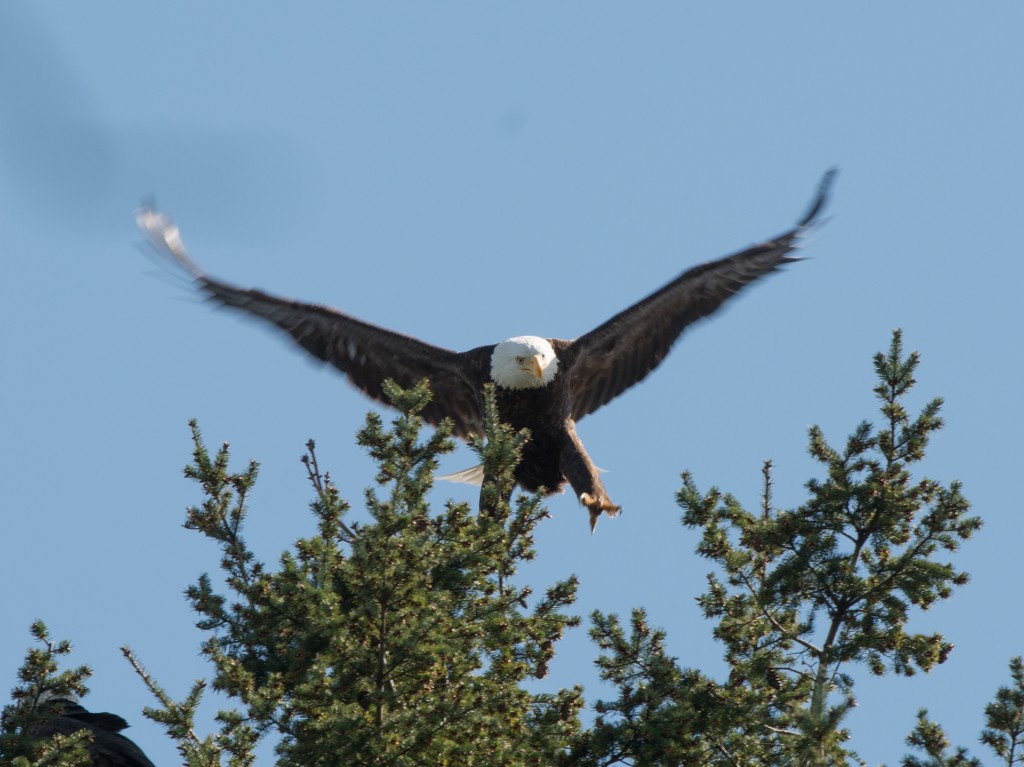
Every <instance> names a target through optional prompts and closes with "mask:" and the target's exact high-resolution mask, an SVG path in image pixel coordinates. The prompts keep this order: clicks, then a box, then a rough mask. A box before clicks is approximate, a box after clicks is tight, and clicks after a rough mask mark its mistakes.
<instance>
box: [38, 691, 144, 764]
mask: <svg viewBox="0 0 1024 767" xmlns="http://www.w3.org/2000/svg"><path fill="white" fill-rule="evenodd" d="M43 707H44V710H45V712H46V713H47V715H48V716H47V717H46V718H45V719H44V720H43V721H42V722H40V723H39V724H37V725H34V726H33V727H32V730H31V735H32V737H33V738H39V739H43V738H49V737H51V736H53V735H58V734H59V735H71V734H72V733H75V732H78V731H79V730H88V731H89V733H90V734H91V735H92V742H91V743H90V744H89V746H88V750H89V756H90V757H92V765H93V767H154V765H153V763H152V762H151V761H149V758H148V757H147V756H146V755H145V754H144V753H142V749H141V748H139V747H138V746H136V745H135V744H134V743H133V742H132V741H130V740H129V739H128V738H126V737H125V736H124V735H122V734H121V730H123V729H125V728H126V727H128V722H126V721H125V720H124V719H122V718H121V717H119V716H118V715H117V714H107V713H93V712H92V711H88V710H87V709H85V708H84V707H83V706H81V705H80V704H79V703H77V702H75V701H73V700H68V699H66V698H55V699H53V700H50V701H47V702H46V703H44V704H43Z"/></svg>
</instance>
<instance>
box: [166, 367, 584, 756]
mask: <svg viewBox="0 0 1024 767" xmlns="http://www.w3.org/2000/svg"><path fill="white" fill-rule="evenodd" d="M387 394H388V396H389V398H390V400H391V402H392V404H394V405H395V407H396V408H398V410H399V411H400V415H399V416H398V417H397V418H396V419H395V421H394V423H393V428H392V430H391V431H387V430H385V429H384V428H383V425H382V423H381V421H380V418H379V417H378V416H376V415H375V414H371V415H370V416H369V417H368V419H367V424H366V427H365V428H364V429H363V430H362V431H361V432H360V434H359V442H360V444H361V445H363V446H364V447H365V448H366V449H367V450H368V451H369V453H370V455H371V456H372V457H373V459H374V461H375V462H376V463H377V467H378V474H377V483H378V488H377V489H370V490H368V491H367V493H366V505H367V509H368V511H369V514H370V517H371V518H372V521H371V522H369V523H367V524H362V525H358V524H351V525H350V524H348V523H347V522H346V521H345V518H346V514H347V511H348V506H347V504H346V503H344V502H343V501H342V500H341V498H340V496H339V494H338V492H337V489H336V488H335V487H334V485H333V484H332V483H331V481H330V477H329V476H328V475H326V474H321V470H320V467H319V465H318V462H317V458H316V453H315V446H314V444H313V443H312V442H310V443H309V445H308V453H307V455H306V457H305V458H304V463H305V465H306V468H307V471H308V473H309V478H310V481H311V482H312V484H313V487H314V488H315V491H316V498H315V500H314V501H313V503H312V506H311V508H312V510H313V513H314V514H315V516H316V518H317V521H318V531H317V534H316V535H315V536H313V537H311V538H308V539H303V540H300V541H298V542H297V543H296V545H295V549H294V551H289V552H286V553H285V554H284V555H283V556H282V557H281V561H280V563H279V567H278V568H277V570H276V571H271V570H270V569H269V568H267V567H266V566H265V565H264V564H262V563H260V562H257V561H256V560H255V557H254V555H253V554H252V552H251V551H250V550H249V549H248V548H247V546H246V543H245V540H244V538H243V537H242V527H243V523H244V521H245V515H246V507H247V501H248V497H249V493H250V491H251V489H252V487H253V483H254V481H255V479H256V473H257V467H256V465H254V464H253V465H250V466H249V467H248V469H247V470H246V471H244V472H241V473H237V474H235V473H231V472H230V471H229V469H228V450H227V447H226V446H225V447H223V448H222V449H221V450H220V451H219V452H218V453H217V454H216V455H215V456H212V457H211V455H210V454H209V452H208V451H207V450H206V448H205V447H204V445H203V442H202V439H201V437H200V434H199V432H198V429H197V428H196V427H195V425H194V424H193V439H194V444H195V452H194V462H193V464H192V465H191V466H190V467H188V469H187V471H186V473H187V475H188V476H189V477H191V478H192V479H195V480H196V481H197V482H199V483H200V484H201V485H202V487H203V491H204V493H205V494H206V501H205V502H204V503H203V505H202V506H201V507H198V508H192V509H190V510H189V513H188V521H187V526H188V527H190V528H192V529H195V530H198V531H199V532H201V533H202V534H203V535H205V536H207V537H209V538H210V539H212V540H214V541H216V542H217V544H218V545H219V546H220V548H221V551H222V560H221V566H222V568H223V569H224V571H225V572H226V574H227V587H228V589H229V592H230V594H229V595H223V594H219V593H217V592H216V590H215V589H214V586H213V583H212V580H211V579H210V577H209V576H206V575H204V576H202V577H201V578H200V579H199V582H198V584H196V585H195V586H193V587H192V588H191V589H189V591H188V596H189V599H190V600H191V601H192V604H193V607H194V608H195V610H196V611H197V612H198V613H199V615H200V616H201V620H200V622H199V626H200V628H202V629H204V630H206V631H208V632H210V638H209V639H208V640H207V641H206V642H205V643H204V645H203V652H204V653H205V654H206V655H207V656H208V657H209V659H210V660H211V662H212V663H213V667H214V669H215V673H214V677H213V680H212V683H213V687H214V688H215V689H217V690H221V691H223V692H225V693H227V694H228V695H230V696H231V697H232V698H234V699H236V700H237V701H239V702H240V703H241V704H242V705H243V706H244V711H243V712H222V713H221V715H220V718H221V721H222V723H223V727H222V731H221V733H220V734H219V735H218V736H216V737H215V738H213V739H208V740H206V741H198V740H197V739H194V738H192V737H191V736H189V735H188V733H189V732H191V730H192V726H191V723H192V717H193V716H194V713H195V709H196V706H197V705H198V702H199V698H200V693H201V685H197V686H196V687H195V688H194V689H193V692H192V694H191V695H190V696H189V697H188V699H187V700H186V701H184V702H183V703H182V704H175V703H173V702H172V701H170V700H169V699H168V698H167V696H166V694H165V693H164V692H163V690H162V689H160V688H159V686H158V685H156V684H155V682H153V680H152V679H148V676H147V679H148V681H149V684H150V685H151V687H152V688H153V689H154V692H156V694H157V695H158V696H159V697H160V699H161V700H162V701H163V703H164V707H163V708H162V709H161V710H156V711H152V712H149V713H150V715H151V716H152V717H153V718H155V719H157V720H158V721H161V722H163V723H164V724H165V725H167V727H168V730H169V731H170V732H171V734H172V736H174V737H175V738H176V739H177V740H178V743H179V748H180V750H181V752H182V754H183V755H184V756H185V757H186V759H187V760H188V762H189V764H191V765H210V764H217V763H218V762H217V754H218V751H220V750H223V751H226V752H227V753H228V754H230V756H231V760H230V763H231V764H238V765H245V764H250V763H251V761H252V745H253V743H254V742H255V739H256V738H258V737H259V736H262V735H264V734H266V733H274V734H276V735H278V736H280V741H279V745H278V747H277V751H278V754H279V760H278V764H279V765H282V766H289V767H290V766H292V765H294V766H295V767H314V766H315V765H337V764H346V763H351V764H379V765H395V766H396V767H397V766H398V765H423V764H430V765H448V764H450V765H488V766H490V765H495V766H497V765H530V764H550V763H551V762H552V761H553V760H554V759H555V757H556V755H557V754H558V753H559V752H560V750H561V749H562V748H563V747H564V745H565V743H566V742H567V740H568V738H569V736H570V735H571V734H572V733H574V732H575V731H576V729H577V728H578V724H579V723H578V720H577V711H578V710H579V708H580V707H581V705H582V702H581V698H580V691H579V690H578V689H577V690H561V691H559V692H557V693H555V694H531V693H528V692H527V691H526V690H525V689H524V688H523V685H522V683H523V682H524V681H525V680H526V679H531V678H533V679H538V678H542V677H543V676H544V675H545V674H546V671H547V666H548V663H549V661H550V659H551V657H552V656H553V654H554V645H555V642H556V641H557V640H558V639H559V638H560V637H561V636H562V633H563V632H564V631H565V629H566V628H567V627H570V626H573V625H576V624H577V623H578V619H577V618H575V617H573V616H570V615H566V614H565V613H564V608H566V607H568V606H569V605H571V604H572V602H573V599H574V595H575V591H576V583H575V580H574V579H572V578H570V579H567V580H565V581H562V582H559V583H556V584H554V585H553V586H552V587H551V588H550V589H548V590H547V592H546V594H544V595H543V596H541V597H540V598H534V597H533V595H532V594H531V590H530V589H529V588H528V587H522V586H517V585H515V584H514V582H513V576H514V575H515V573H516V571H517V568H518V567H519V565H520V564H521V563H522V562H523V561H525V560H528V559H531V558H532V557H533V556H534V549H533V530H534V527H535V526H536V524H537V522H538V521H540V519H541V518H542V517H543V516H544V515H545V512H544V510H543V508H542V507H541V505H540V502H539V498H538V497H532V496H524V497H520V498H519V500H518V503H517V504H516V505H515V507H514V508H513V507H511V506H510V505H509V503H508V502H507V501H505V500H503V499H505V498H507V497H508V496H509V495H510V492H509V491H510V490H511V487H512V484H513V482H514V480H513V478H512V468H513V467H514V465H515V459H516V457H517V455H518V451H519V449H520V447H521V445H522V442H523V440H524V439H525V435H522V434H511V433H510V432H509V430H508V429H507V428H505V427H504V426H502V425H501V424H499V423H498V421H497V419H496V418H495V416H494V408H493V398H491V403H492V404H491V407H490V409H489V412H488V427H487V428H488V433H487V442H486V446H483V445H480V446H478V447H479V449H480V451H481V453H482V457H483V459H484V461H485V463H486V464H487V465H488V468H489V469H490V471H491V476H493V477H495V480H494V483H495V485H496V487H494V488H492V489H491V491H492V493H493V496H494V497H493V499H492V503H491V504H490V506H489V508H490V513H489V514H488V515H486V516H477V515H474V514H473V513H472V511H471V509H470V508H469V507H468V506H467V505H465V504H455V503H449V504H447V505H446V507H445V509H444V510H443V512H441V513H440V514H437V515H431V514H430V509H429V508H428V506H427V503H426V500H425V498H426V493H427V491H428V490H429V489H430V487H431V484H432V481H433V471H434V469H435V468H436V459H437V456H438V455H439V454H441V453H443V452H446V451H448V450H451V448H452V442H451V440H450V439H449V430H448V429H447V428H441V429H439V430H437V432H436V433H434V434H433V435H432V436H431V437H429V438H428V439H426V440H425V441H421V429H422V422H421V421H420V419H419V418H418V417H417V416H416V413H417V412H418V411H419V410H421V409H422V407H423V406H424V405H425V404H426V402H427V401H428V398H429V391H428V390H427V388H426V386H425V385H421V386H419V387H417V388H415V389H413V390H409V391H402V390H400V389H398V388H397V387H393V386H392V387H389V388H388V390H387ZM499 464H500V465H499Z"/></svg>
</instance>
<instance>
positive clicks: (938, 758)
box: [900, 708, 981, 767]
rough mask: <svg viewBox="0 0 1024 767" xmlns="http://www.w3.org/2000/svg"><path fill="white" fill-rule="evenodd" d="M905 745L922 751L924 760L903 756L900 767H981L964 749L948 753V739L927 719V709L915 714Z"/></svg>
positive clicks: (940, 729) (941, 730) (936, 725)
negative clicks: (911, 730) (915, 721)
mask: <svg viewBox="0 0 1024 767" xmlns="http://www.w3.org/2000/svg"><path fill="white" fill-rule="evenodd" d="M907 745H908V746H911V747H913V748H916V749H918V750H919V751H923V752H924V755H925V757H926V758H924V759H919V758H918V757H916V756H905V757H903V761H901V762H900V764H901V765H902V767H981V762H980V761H979V760H977V759H975V758H973V757H969V756H967V750H966V749H964V748H957V749H956V751H954V752H953V753H952V754H949V753H948V751H949V739H948V738H946V733H945V732H944V731H943V729H942V727H940V726H939V725H938V724H936V723H935V722H933V721H931V720H930V719H929V718H928V710H927V709H923V708H922V709H921V710H920V711H918V712H917V725H916V726H915V727H914V730H913V732H911V733H910V735H908V736H907Z"/></svg>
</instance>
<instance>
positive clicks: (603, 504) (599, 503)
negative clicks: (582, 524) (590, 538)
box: [580, 493, 622, 535]
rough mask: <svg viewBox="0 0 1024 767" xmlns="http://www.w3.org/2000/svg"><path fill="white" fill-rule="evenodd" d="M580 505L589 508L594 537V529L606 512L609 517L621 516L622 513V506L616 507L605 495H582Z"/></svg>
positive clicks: (591, 531)
mask: <svg viewBox="0 0 1024 767" xmlns="http://www.w3.org/2000/svg"><path fill="white" fill-rule="evenodd" d="M580 503H582V504H583V505H584V506H586V507H587V510H588V511H590V533H591V535H593V533H594V528H595V527H597V518H598V517H600V516H601V513H602V512H604V513H605V514H607V515H608V516H609V517H617V516H619V512H620V511H622V507H621V506H616V505H615V504H614V503H612V502H611V501H610V500H608V499H607V498H605V497H604V496H603V495H598V496H593V495H591V494H590V493H580Z"/></svg>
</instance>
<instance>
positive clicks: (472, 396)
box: [136, 169, 836, 531]
mask: <svg viewBox="0 0 1024 767" xmlns="http://www.w3.org/2000/svg"><path fill="white" fill-rule="evenodd" d="M835 173H836V171H835V169H832V170H829V171H828V172H827V173H826V174H825V175H824V177H823V178H822V180H821V183H820V185H819V187H818V192H817V195H816V196H815V198H814V200H813V202H812V203H811V206H810V208H809V210H808V211H807V213H806V214H805V215H804V216H803V217H802V218H801V219H800V220H799V222H798V223H797V224H796V225H795V226H794V227H793V228H791V229H789V230H788V231H786V232H783V233H782V234H780V235H779V236H778V237H775V238H774V239H771V240H768V241H767V242H763V243H761V244H758V245H754V246H752V247H749V248H747V249H746V250H742V251H740V252H738V253H734V254H733V255H730V256H726V257H725V258H720V259H718V260H716V261H710V262H708V263H706V264H702V265H700V266H695V267H693V268H692V269H689V270H687V271H685V272H683V273H682V274H681V275H679V276H678V277H676V278H675V279H674V280H672V281H671V282H669V283H668V284H666V285H665V286H663V287H662V288H660V289H659V290H657V291H655V292H654V293H652V294H650V295H649V296H647V297H646V298H644V299H642V300H641V301H638V302H637V303H635V304H633V305H632V306H630V307H629V308H628V309H626V310H625V311H622V312H620V313H619V314H617V315H615V316H614V317H612V318H611V319H610V320H608V321H607V322H605V323H604V324H602V325H600V326H599V327H597V328H595V329H594V330H592V331H590V332H589V333H587V334H586V335H583V336H581V337H579V338H577V339H575V340H573V341H565V340H561V339H557V338H539V337H537V336H516V337H513V338H509V339H507V340H505V341H502V342H501V343H498V344H488V345H485V346H480V347H477V348H476V349H471V350H469V351H466V352H455V351H451V350H449V349H443V348H440V347H437V346H433V345H431V344H428V343H425V342H423V341H420V340H418V339H416V338H412V337H410V336H406V335H402V334H400V333H395V332H393V331H390V330H385V329H384V328H381V327H378V326H376V325H371V324H369V323H367V322H363V321H362V320H358V319H356V318H355V317H352V316H350V315H347V314H345V313H343V312H341V311H338V310H337V309H331V308H329V307H326V306H321V305H318V304H309V303H304V302H301V301H292V300H289V299H286V298H279V297H277V296H273V295H269V294H267V293H264V292H262V291H259V290H249V289H244V288H238V287H235V286H234V285H231V284H229V283H226V282H222V281H221V280H218V279H215V278H213V277H210V276H208V275H207V274H206V273H205V272H204V271H203V270H202V269H201V268H200V267H199V266H198V265H197V264H196V263H195V262H193V261H192V259H191V258H190V257H189V255H188V253H187V251H186V250H185V248H184V246H183V244H182V240H181V235H180V232H179V230H178V227H177V226H176V225H175V224H174V222H173V221H172V220H171V219H170V218H169V217H167V216H165V215H163V214H161V213H158V212H156V211H155V210H154V209H153V208H152V207H149V206H146V207H143V208H141V209H140V210H139V211H137V212H136V220H137V222H138V225H139V227H140V228H141V229H142V230H143V231H144V232H145V233H147V234H148V235H149V236H150V238H151V240H152V242H153V244H154V246H155V247H156V248H157V249H158V250H160V251H162V252H163V253H165V254H167V255H169V256H170V257H171V258H173V259H174V260H175V261H176V262H177V263H178V264H180V265H181V266H183V267H184V268H185V269H187V270H188V271H189V273H190V274H191V275H192V277H193V278H194V279H195V281H196V283H197V284H198V286H199V288H200V289H202V290H203V291H204V292H205V293H207V294H208V295H209V296H210V297H211V298H212V299H213V300H214V301H217V302H218V303H220V304H222V305H224V306H230V307H233V308H235V309H240V310H242V311H244V312H248V313H249V314H251V315H254V316H256V317H260V318H262V319H264V320H267V321H269V322H271V323H273V324H274V325H277V326H278V327H279V328H281V329H282V330H284V331H285V332H286V333H288V334H290V335H291V336H292V338H293V339H294V340H295V341H296V342H297V343H298V344H299V345H300V346H302V347H303V348H304V349H305V350H306V351H308V352H309V353H310V354H312V355H313V356H314V357H317V358H318V359H321V360H323V361H325V362H328V363H330V364H331V365H333V366H334V367H336V368H338V369H339V370H340V371H342V372H343V373H344V374H345V375H346V376H347V377H348V379H349V381H351V382H352V383H353V384H355V386H357V387H358V388H359V389H361V390H362V391H363V392H364V393H365V394H367V395H369V396H370V397H373V398H374V399H376V400H379V401H384V395H383V393H382V390H381V385H382V383H383V382H384V381H385V379H388V378H391V379H393V380H394V381H395V382H396V383H398V384H399V385H400V386H403V387H410V386H413V385H415V384H416V383H418V382H419V381H421V380H422V379H424V378H426V379H428V380H429V383H430V388H431V391H432V392H433V399H432V400H431V402H430V404H429V405H428V406H427V407H426V408H425V409H424V410H423V411H422V413H421V415H422V416H423V418H424V419H425V420H426V421H428V422H429V423H432V424H435V425H436V424H438V423H440V421H441V420H442V419H444V418H450V419H451V420H452V422H453V423H454V431H455V434H457V435H458V436H460V437H463V438H468V437H469V436H470V435H472V434H482V433H483V398H482V390H483V387H484V384H485V383H487V382H488V381H493V382H494V383H495V384H496V385H497V386H496V391H497V400H498V408H499V413H500V415H501V418H502V420H503V421H504V422H506V423H508V424H509V425H510V426H512V427H513V428H515V429H522V428H528V429H529V430H530V440H529V441H528V442H527V444H526V445H525V447H524V449H523V454H522V460H521V462H520V464H519V467H518V469H517V471H516V480H517V482H518V483H519V485H520V486H521V487H522V488H524V489H525V490H528V491H531V492H534V491H537V490H538V489H540V488H544V489H545V490H546V491H547V492H549V493H552V492H556V491H558V490H559V489H561V488H562V486H563V485H564V484H565V483H566V482H568V483H569V485H571V486H572V489H573V491H574V493H575V494H576V497H577V498H578V499H579V500H580V502H581V503H582V504H583V505H584V506H586V507H587V509H588V510H589V512H590V529H591V531H593V529H594V526H595V525H596V524H597V520H598V518H599V517H600V515H601V513H602V512H604V513H606V514H608V515H609V516H612V517H614V516H616V515H617V514H618V513H619V510H620V508H619V506H617V505H616V504H614V503H613V502H612V501H611V499H610V498H609V497H608V493H607V492H606V491H605V488H604V485H603V484H602V482H601V478H600V476H599V471H598V469H597V468H596V467H595V466H594V464H593V462H592V461H591V460H590V457H589V456H588V455H587V452H586V450H584V448H583V444H582V443H581V442H580V439H579V437H578V436H577V434H576V422H577V421H579V420H580V419H581V418H583V417H584V416H586V415H589V414H590V413H593V412H594V411H596V410H598V409H599V408H600V407H601V406H602V405H605V404H607V403H608V402H610V401H611V400H613V399H614V398H615V397H617V396H619V395H620V394H622V393H623V392H624V391H626V389H628V388H629V387H631V386H633V385H634V384H636V383H639V382H640V381H641V380H643V379H644V378H645V377H646V376H647V375H648V374H649V373H650V372H651V371H652V370H654V368H656V367H657V366H658V365H659V364H660V363H661V361H662V360H663V359H665V357H666V355H667V354H668V353H669V350H670V349H671V348H672V346H673V344H675V342H676V341H677V340H678V339H679V337H680V335H681V334H682V332H683V330H684V329H685V328H686V327H687V326H688V325H690V324H691V323H693V322H695V321H696V320H699V319H701V318H702V317H706V316H708V315H710V314H711V313H712V312H714V311H715V310H717V309H718V308H719V307H720V306H721V305H722V304H723V303H724V302H725V301H726V300H728V299H729V298H731V297H732V296H733V295H735V294H736V293H738V292H739V291H740V290H741V289H742V288H744V287H745V286H746V285H748V284H750V283H751V282H754V281H755V280H757V279H758V278H760V277H763V276H764V275H766V274H769V273H771V272H773V271H775V270H776V269H778V268H779V267H781V266H782V265H783V264H786V263H789V262H791V261H796V260H798V259H797V258H796V257H795V256H793V255H792V252H793V250H794V248H796V247H797V246H798V244H799V240H800V237H801V235H802V234H803V233H804V232H805V231H806V230H807V228H808V227H810V226H811V225H812V224H813V223H814V222H815V221H816V220H817V218H818V215H819V213H820V212H821V210H822V209H823V208H824V206H825V203H826V200H827V197H828V193H829V188H830V186H831V183H832V180H833V178H834V176H835ZM478 468H479V467H478ZM448 478H449V479H456V480H459V481H477V482H478V481H480V480H481V479H482V472H481V471H479V470H478V469H470V470H467V471H465V472H459V473H458V474H456V475H451V476H450V477H448Z"/></svg>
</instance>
